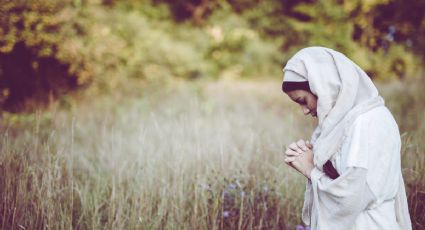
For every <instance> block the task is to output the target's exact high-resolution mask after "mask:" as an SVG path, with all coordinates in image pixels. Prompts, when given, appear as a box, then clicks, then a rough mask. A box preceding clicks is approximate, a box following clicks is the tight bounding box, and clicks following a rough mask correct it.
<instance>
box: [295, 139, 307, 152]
mask: <svg viewBox="0 0 425 230" xmlns="http://www.w3.org/2000/svg"><path fill="white" fill-rule="evenodd" d="M297 145H298V147H299V148H300V149H302V150H303V151H307V150H308V147H307V145H306V143H305V141H304V140H303V139H301V140H299V141H297Z"/></svg>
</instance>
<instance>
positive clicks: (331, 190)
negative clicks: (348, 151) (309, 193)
mask: <svg viewBox="0 0 425 230" xmlns="http://www.w3.org/2000/svg"><path fill="white" fill-rule="evenodd" d="M366 174H367V169H365V168H361V167H349V168H347V169H346V170H345V171H344V173H342V174H341V175H340V176H339V177H338V178H336V179H334V180H333V179H331V178H329V177H328V176H327V175H326V174H325V173H324V172H322V171H320V170H319V169H317V168H314V169H313V171H312V172H311V174H310V176H311V183H312V188H313V196H314V197H313V199H314V207H313V208H315V209H316V212H315V213H316V214H317V216H315V217H312V218H317V219H316V221H313V223H317V224H318V226H320V229H330V230H332V229H343V228H346V227H348V226H352V224H353V223H354V221H355V220H356V218H357V217H358V215H359V214H360V213H361V212H362V211H363V210H365V209H366V208H367V207H368V205H370V204H371V203H372V202H373V201H374V199H375V196H374V195H373V193H372V191H371V190H370V188H369V186H368V183H367V180H366Z"/></svg>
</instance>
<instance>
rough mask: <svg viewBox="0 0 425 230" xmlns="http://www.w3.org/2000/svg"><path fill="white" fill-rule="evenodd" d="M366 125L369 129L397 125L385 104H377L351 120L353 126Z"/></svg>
mask: <svg viewBox="0 0 425 230" xmlns="http://www.w3.org/2000/svg"><path fill="white" fill-rule="evenodd" d="M359 125H366V126H367V127H369V129H373V128H377V127H380V126H384V127H387V128H389V127H397V128H398V126H397V122H396V121H395V119H394V117H393V115H392V114H391V112H390V110H389V109H388V108H387V107H386V106H379V107H376V108H374V109H372V110H369V111H367V112H365V113H363V114H361V115H359V116H358V117H357V118H356V119H355V121H354V122H353V126H359Z"/></svg>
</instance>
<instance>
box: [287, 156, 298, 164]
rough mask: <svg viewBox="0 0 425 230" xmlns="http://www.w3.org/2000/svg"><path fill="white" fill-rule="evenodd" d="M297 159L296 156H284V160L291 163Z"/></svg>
mask: <svg viewBox="0 0 425 230" xmlns="http://www.w3.org/2000/svg"><path fill="white" fill-rule="evenodd" d="M296 159H297V157H285V159H284V161H285V162H286V163H291V162H293V161H295V160H296Z"/></svg>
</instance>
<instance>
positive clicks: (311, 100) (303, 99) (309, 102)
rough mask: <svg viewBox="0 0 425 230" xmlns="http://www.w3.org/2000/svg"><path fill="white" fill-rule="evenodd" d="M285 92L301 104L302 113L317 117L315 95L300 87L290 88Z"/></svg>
mask: <svg viewBox="0 0 425 230" xmlns="http://www.w3.org/2000/svg"><path fill="white" fill-rule="evenodd" d="M286 94H288V96H289V97H290V98H291V99H292V100H293V101H295V102H296V103H298V104H299V105H300V106H301V108H302V110H303V113H304V115H308V114H310V115H311V116H312V117H317V97H316V96H315V95H314V94H312V93H311V92H309V91H306V90H302V89H297V90H292V91H289V92H287V93H286Z"/></svg>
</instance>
